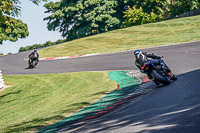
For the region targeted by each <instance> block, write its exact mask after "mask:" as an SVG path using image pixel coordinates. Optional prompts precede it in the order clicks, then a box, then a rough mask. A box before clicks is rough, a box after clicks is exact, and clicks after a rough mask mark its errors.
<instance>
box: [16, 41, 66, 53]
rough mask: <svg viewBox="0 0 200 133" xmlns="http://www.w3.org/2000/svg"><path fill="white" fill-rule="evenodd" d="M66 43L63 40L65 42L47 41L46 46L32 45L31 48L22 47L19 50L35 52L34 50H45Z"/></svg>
mask: <svg viewBox="0 0 200 133" xmlns="http://www.w3.org/2000/svg"><path fill="white" fill-rule="evenodd" d="M64 42H66V39H63V40H62V39H59V40H57V41H56V42H51V41H47V42H45V43H44V44H34V45H31V46H26V47H21V48H20V49H19V52H23V51H28V50H33V49H39V48H45V47H49V46H53V45H57V44H61V43H64Z"/></svg>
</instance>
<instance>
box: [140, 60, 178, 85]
mask: <svg viewBox="0 0 200 133" xmlns="http://www.w3.org/2000/svg"><path fill="white" fill-rule="evenodd" d="M161 58H163V56H162V57H160V56H159V58H158V59H160V63H155V64H154V61H153V59H151V60H150V61H149V62H147V63H145V65H144V66H143V68H144V70H145V73H147V75H148V77H149V79H151V80H153V81H154V82H155V84H156V85H159V84H160V83H162V84H164V85H169V84H170V83H171V81H175V80H177V77H176V75H175V74H173V73H172V71H171V70H170V69H169V67H168V66H167V65H166V64H165V63H164V61H163V60H162V59H161Z"/></svg>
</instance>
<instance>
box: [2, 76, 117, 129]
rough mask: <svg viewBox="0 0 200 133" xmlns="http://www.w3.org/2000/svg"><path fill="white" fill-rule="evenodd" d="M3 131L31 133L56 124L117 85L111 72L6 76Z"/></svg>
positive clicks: (3, 100)
mask: <svg viewBox="0 0 200 133" xmlns="http://www.w3.org/2000/svg"><path fill="white" fill-rule="evenodd" d="M4 79H5V82H6V84H9V85H12V87H10V88H7V89H6V90H4V91H3V92H0V105H1V106H0V132H1V133H2V132H8V133H10V132H29V131H33V130H37V129H39V128H41V127H43V126H44V125H48V124H51V123H54V122H56V121H58V120H61V119H62V118H64V117H66V116H68V115H70V114H72V113H74V112H75V111H77V110H79V109H81V108H83V107H84V106H87V105H89V104H91V103H93V102H94V101H96V100H98V99H100V98H101V97H102V96H103V95H105V94H106V93H107V92H108V91H111V90H113V89H115V88H116V83H114V82H113V81H111V80H109V79H108V73H107V72H79V73H67V74H42V75H18V76H12V75H10V76H4Z"/></svg>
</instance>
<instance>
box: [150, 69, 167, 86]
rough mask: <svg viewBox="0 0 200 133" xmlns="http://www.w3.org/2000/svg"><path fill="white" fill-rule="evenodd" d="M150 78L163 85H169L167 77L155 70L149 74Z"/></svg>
mask: <svg viewBox="0 0 200 133" xmlns="http://www.w3.org/2000/svg"><path fill="white" fill-rule="evenodd" d="M151 76H152V77H153V79H154V80H155V81H157V82H160V83H162V84H164V85H169V84H170V79H168V78H167V77H165V76H163V75H161V74H159V73H158V72H157V71H156V70H153V71H152V72H151Z"/></svg>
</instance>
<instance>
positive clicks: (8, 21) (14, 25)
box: [0, 0, 47, 44]
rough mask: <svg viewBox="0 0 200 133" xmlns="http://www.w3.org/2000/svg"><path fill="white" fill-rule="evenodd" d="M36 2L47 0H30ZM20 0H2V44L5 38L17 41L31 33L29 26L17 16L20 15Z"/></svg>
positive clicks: (0, 18)
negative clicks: (16, 17)
mask: <svg viewBox="0 0 200 133" xmlns="http://www.w3.org/2000/svg"><path fill="white" fill-rule="evenodd" d="M30 1H32V2H33V3H35V4H38V3H39V2H41V1H47V0H30ZM20 4H21V2H20V0H1V1H0V44H2V43H3V41H5V40H9V41H17V40H18V38H25V37H27V36H28V35H29V32H28V27H27V25H26V24H25V23H23V22H22V21H21V20H19V19H15V18H14V17H15V16H18V15H20Z"/></svg>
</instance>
